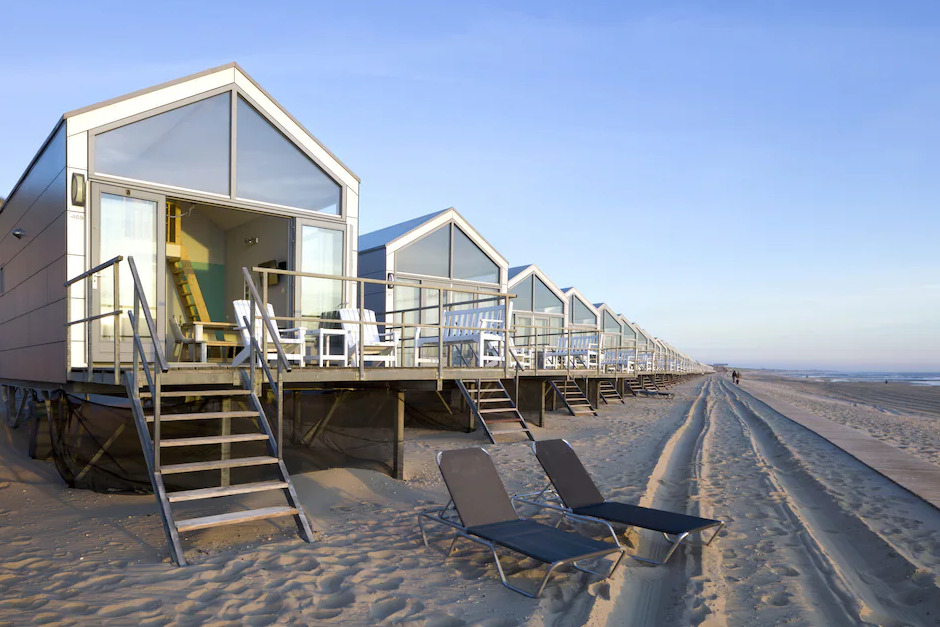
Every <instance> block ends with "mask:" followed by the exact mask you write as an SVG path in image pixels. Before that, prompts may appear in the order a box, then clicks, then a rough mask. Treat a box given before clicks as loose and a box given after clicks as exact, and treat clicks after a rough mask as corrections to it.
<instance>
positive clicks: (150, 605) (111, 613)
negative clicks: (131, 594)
mask: <svg viewBox="0 0 940 627" xmlns="http://www.w3.org/2000/svg"><path fill="white" fill-rule="evenodd" d="M161 605H162V603H161V602H160V601H159V600H157V599H133V600H130V601H123V602H120V603H111V604H109V605H105V606H104V607H102V608H101V609H100V610H98V616H107V617H109V618H116V617H120V616H127V615H128V614H132V613H134V612H149V611H151V610H155V609H158V608H159V607H160V606H161Z"/></svg>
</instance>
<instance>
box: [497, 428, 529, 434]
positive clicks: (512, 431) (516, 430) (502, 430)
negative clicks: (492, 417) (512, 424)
mask: <svg viewBox="0 0 940 627" xmlns="http://www.w3.org/2000/svg"><path fill="white" fill-rule="evenodd" d="M490 433H492V434H493V435H496V434H498V433H531V431H529V430H528V429H490Z"/></svg>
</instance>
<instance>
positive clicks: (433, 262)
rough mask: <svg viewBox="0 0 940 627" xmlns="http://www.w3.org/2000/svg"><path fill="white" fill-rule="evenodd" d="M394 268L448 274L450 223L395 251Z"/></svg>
mask: <svg viewBox="0 0 940 627" xmlns="http://www.w3.org/2000/svg"><path fill="white" fill-rule="evenodd" d="M395 270H396V271H397V272H410V273H413V274H427V275H430V276H443V277H446V276H450V225H447V226H442V227H441V228H439V229H437V230H435V231H432V232H431V233H429V234H428V235H425V236H424V237H422V238H421V239H419V240H417V241H416V242H414V243H412V244H409V245H408V246H405V247H404V248H402V249H401V250H399V251H398V252H397V253H395Z"/></svg>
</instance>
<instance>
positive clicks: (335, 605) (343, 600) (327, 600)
mask: <svg viewBox="0 0 940 627" xmlns="http://www.w3.org/2000/svg"><path fill="white" fill-rule="evenodd" d="M355 602H356V595H355V594H353V593H352V591H350V590H341V591H339V592H334V593H333V594H328V595H326V596H325V597H323V598H322V599H320V602H319V603H318V604H317V607H319V608H320V609H324V610H337V609H340V608H344V607H348V606H350V605H352V604H353V603H355Z"/></svg>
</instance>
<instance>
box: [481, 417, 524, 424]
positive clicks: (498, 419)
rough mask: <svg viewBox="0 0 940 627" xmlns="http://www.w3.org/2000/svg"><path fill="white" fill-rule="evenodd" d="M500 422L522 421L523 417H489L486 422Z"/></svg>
mask: <svg viewBox="0 0 940 627" xmlns="http://www.w3.org/2000/svg"><path fill="white" fill-rule="evenodd" d="M500 422H522V418H520V417H519V416H512V417H509V418H487V419H486V424H497V423H500Z"/></svg>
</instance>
